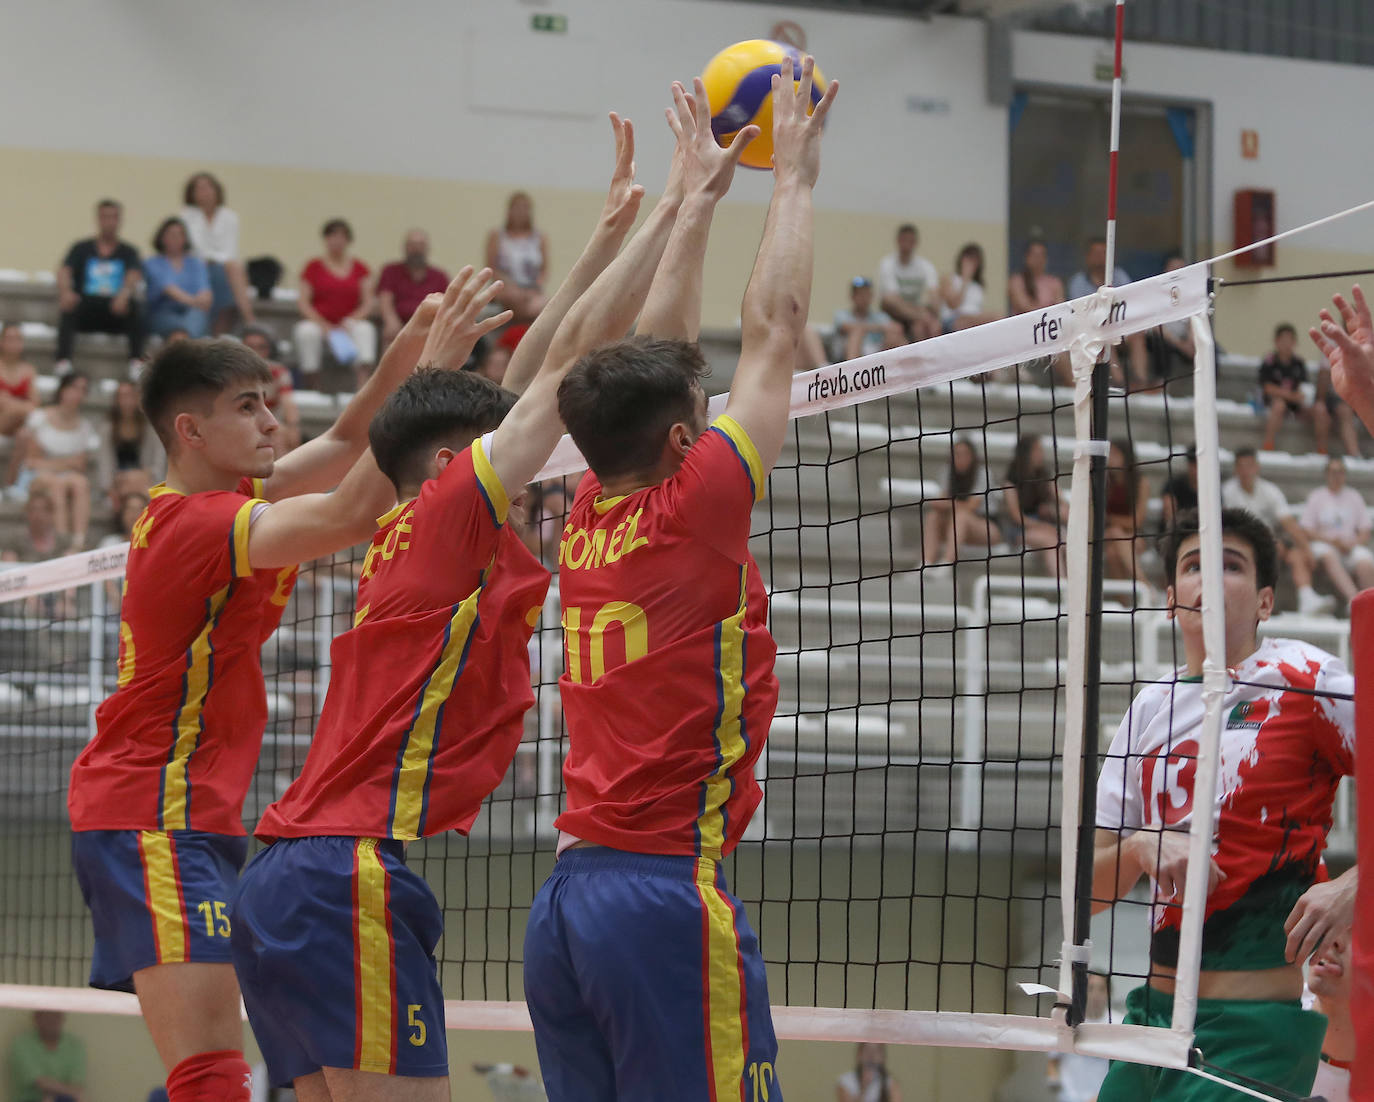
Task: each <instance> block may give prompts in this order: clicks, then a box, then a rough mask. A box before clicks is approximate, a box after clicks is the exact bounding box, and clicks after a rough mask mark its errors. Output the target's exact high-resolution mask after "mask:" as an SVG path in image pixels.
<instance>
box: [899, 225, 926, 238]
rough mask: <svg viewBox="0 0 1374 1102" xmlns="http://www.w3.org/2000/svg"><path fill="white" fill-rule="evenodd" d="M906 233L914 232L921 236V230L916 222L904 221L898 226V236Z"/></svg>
mask: <svg viewBox="0 0 1374 1102" xmlns="http://www.w3.org/2000/svg"><path fill="white" fill-rule="evenodd" d="M904 233H914V234H915V235H916V236H917V237H920V236H921V231H920V230H918V229H917V228H916V223H914V222H903V223H902V224H901V225H900V226H898V227H897V236H898V237H901V236H902V234H904Z"/></svg>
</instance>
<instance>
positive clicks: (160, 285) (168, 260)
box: [143, 218, 214, 338]
mask: <svg viewBox="0 0 1374 1102" xmlns="http://www.w3.org/2000/svg"><path fill="white" fill-rule="evenodd" d="M190 243H191V242H190V238H189V237H188V236H187V233H186V223H184V222H183V221H182V220H181V219H180V218H167V219H164V220H163V223H162V225H160V226H159V227H158V228H157V233H155V234H154V235H153V255H152V256H150V257H148V259H147V260H145V261H144V262H143V279H144V281H145V283H146V284H147V301H146V306H147V310H148V331H149V332H150V333H153V334H154V335H156V336H159V337H166V336H167V334H169V333H171V332H172V331H173V330H175V329H184V330H185V331H186V335H187V336H189V337H192V338H194V337H203V336H205V335H206V334H207V333H208V332H209V331H210V306H211V304H212V303H213V302H214V296H213V295H212V294H211V292H210V273H209V270H208V269H207V268H206V267H205V261H204V260H202V259H201V258H200V257H198V256H196V255H195V254H194V253H191V252H188V251H187V250H188V248H189V246H190Z"/></svg>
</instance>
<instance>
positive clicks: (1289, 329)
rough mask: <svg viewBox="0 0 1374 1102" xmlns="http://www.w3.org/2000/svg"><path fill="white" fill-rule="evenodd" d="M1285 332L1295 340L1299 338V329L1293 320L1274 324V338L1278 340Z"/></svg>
mask: <svg viewBox="0 0 1374 1102" xmlns="http://www.w3.org/2000/svg"><path fill="white" fill-rule="evenodd" d="M1285 333H1287V334H1288V335H1289V336H1290V337H1292V338H1293V339H1294V340H1297V339H1298V331H1297V329H1296V328H1294V326H1293V323H1292V322H1290V321H1281V322H1279V323H1278V325H1276V326H1274V339H1275V340H1278V339H1279V338H1280V337H1281V336H1283V335H1284V334H1285Z"/></svg>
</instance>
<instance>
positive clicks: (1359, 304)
mask: <svg viewBox="0 0 1374 1102" xmlns="http://www.w3.org/2000/svg"><path fill="white" fill-rule="evenodd" d="M1350 294H1351V296H1352V297H1353V298H1354V299H1355V316H1356V317H1357V318H1358V319H1359V322H1360V325H1361V326H1362V327H1364V328H1365V329H1367V330H1374V317H1371V316H1370V313H1369V303H1368V302H1366V301H1365V297H1364V291H1363V290H1362V289H1361V288H1360V285H1359V284H1358V283H1357V284H1355V286H1354V287H1352V288H1351V289H1350Z"/></svg>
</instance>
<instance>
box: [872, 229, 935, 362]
mask: <svg viewBox="0 0 1374 1102" xmlns="http://www.w3.org/2000/svg"><path fill="white" fill-rule="evenodd" d="M920 240H921V237H920V234H919V233H917V231H916V227H915V226H913V225H912V224H911V223H910V222H907V223H905V224H904V225H901V226H898V227H897V248H896V251H895V252H891V253H888V255H887V256H885V257H883V258H882V260H880V261H878V296H879V297H878V305H879V306H880V307H881V308H882V310H883V311H884V312H885V313H887V314H889V315H890V316H891V317H893V318H894V319H895V320H896V321H897V322H898V323H899V324H900V325H901V326H902V328H903V329H904V330H905V331H906V337H907V339H908V340H911V341H923V340H925V339H926V338H927V337H934V336H938V335H939V333H940V318H939V315H938V313H937V312H936V302H937V301H938V295H939V291H940V273H939V272H937V271H936V270H935V265H934V264H932V263H931V262H930V261H929V260H927V259H926V258H925V257H923V256H921V255H919V254H918V253H917V252H916V246H917V245H918V244H920Z"/></svg>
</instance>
